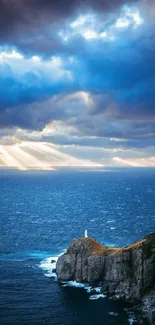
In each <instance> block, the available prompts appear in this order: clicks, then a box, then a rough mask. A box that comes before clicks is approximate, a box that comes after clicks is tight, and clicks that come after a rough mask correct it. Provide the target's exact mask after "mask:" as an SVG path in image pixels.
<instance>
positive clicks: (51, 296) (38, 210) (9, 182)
mask: <svg viewBox="0 0 155 325" xmlns="http://www.w3.org/2000/svg"><path fill="white" fill-rule="evenodd" d="M86 228H87V229H88V233H89V235H90V236H92V237H94V238H95V239H96V240H98V241H100V242H101V243H103V244H109V245H115V246H119V245H121V246H123V245H125V246H126V245H128V244H131V243H132V242H133V241H136V240H138V239H140V238H141V237H143V236H145V235H147V234H148V233H150V232H154V231H155V170H154V169H150V170H147V169H141V170H132V171H127V170H124V171H122V170H115V171H114V172H80V171H79V172H78V171H76V172H73V171H72V172H69V171H68V172H67V171H57V172H40V173H39V172H35V173H34V172H29V173H28V172H5V171H1V172H0V324H1V325H15V324H16V325H35V324H36V325H104V324H105V325H110V324H111V325H121V324H122V325H127V324H129V322H128V317H127V315H126V313H125V311H124V307H125V304H124V303H123V302H119V301H112V300H108V299H105V298H104V299H103V298H100V299H98V300H90V299H89V298H90V294H89V293H87V292H86V290H84V289H82V288H74V287H62V286H60V285H59V284H58V282H57V281H56V279H55V278H53V277H51V276H52V268H51V258H52V257H56V256H58V255H59V254H61V253H62V252H63V251H64V250H65V249H66V248H67V247H68V245H69V244H70V242H71V240H72V239H74V238H77V237H81V236H82V235H83V234H84V230H85V229H86ZM111 312H114V313H116V315H117V316H116V315H115V316H114V315H110V314H109V313H111Z"/></svg>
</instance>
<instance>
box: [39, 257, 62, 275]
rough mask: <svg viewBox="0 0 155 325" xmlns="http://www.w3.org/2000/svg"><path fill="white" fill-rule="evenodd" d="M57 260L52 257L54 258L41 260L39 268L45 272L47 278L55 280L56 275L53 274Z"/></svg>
mask: <svg viewBox="0 0 155 325" xmlns="http://www.w3.org/2000/svg"><path fill="white" fill-rule="evenodd" d="M57 260H58V257H57V256H56V257H55V256H54V257H48V258H45V259H44V260H42V261H41V262H40V265H39V267H40V268H41V269H42V270H43V271H45V273H44V275H45V276H46V277H48V278H56V273H55V269H56V262H57Z"/></svg>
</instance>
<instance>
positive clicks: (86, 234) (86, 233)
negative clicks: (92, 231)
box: [84, 229, 88, 238]
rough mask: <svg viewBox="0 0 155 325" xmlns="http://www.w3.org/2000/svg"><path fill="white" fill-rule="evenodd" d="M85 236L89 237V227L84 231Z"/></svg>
mask: <svg viewBox="0 0 155 325" xmlns="http://www.w3.org/2000/svg"><path fill="white" fill-rule="evenodd" d="M84 236H85V238H87V237H88V231H87V229H86V230H85V232H84Z"/></svg>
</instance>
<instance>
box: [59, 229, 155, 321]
mask: <svg viewBox="0 0 155 325" xmlns="http://www.w3.org/2000/svg"><path fill="white" fill-rule="evenodd" d="M56 273H57V277H58V280H59V281H60V282H63V281H70V280H76V281H77V282H87V283H98V282H101V284H102V288H103V289H102V290H103V292H105V293H106V294H109V295H115V296H118V297H119V298H123V299H126V300H130V301H138V300H140V299H143V300H144V305H145V307H146V305H147V304H148V301H147V298H146V299H145V297H147V295H148V294H150V293H151V292H154V287H155V234H151V235H149V236H147V237H145V238H144V239H143V240H141V241H139V242H136V243H134V244H133V245H131V246H128V247H124V248H111V247H107V246H103V245H101V244H99V243H97V242H96V241H95V240H94V239H92V238H79V239H76V240H74V241H73V242H72V243H71V245H70V247H69V248H68V250H67V252H66V253H65V254H64V255H62V256H61V257H59V259H58V262H57V266H56ZM151 296H152V295H151ZM151 301H152V300H151ZM146 308H147V307H146ZM154 314H155V313H153V315H154ZM150 317H151V318H152V316H150ZM153 317H154V316H153ZM152 324H154V323H152Z"/></svg>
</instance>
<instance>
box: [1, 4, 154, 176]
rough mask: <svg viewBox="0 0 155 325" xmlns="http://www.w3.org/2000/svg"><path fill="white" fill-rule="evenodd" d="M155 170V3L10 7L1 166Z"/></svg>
mask: <svg viewBox="0 0 155 325" xmlns="http://www.w3.org/2000/svg"><path fill="white" fill-rule="evenodd" d="M57 166H65V167H66V166H69V167H73V166H79V167H81V166H89V167H91V166H92V167H101V166H103V167H105V166H106V167H107V166H114V167H116V166H123V167H127V166H130V167H134V166H138V167H139V166H150V167H151V166H155V2H154V0H150V1H149V0H139V1H138V0H137V1H136V0H135V1H134V0H133V1H130V0H129V1H126V0H108V1H107V0H102V1H101V0H87V1H79V0H78V1H77V0H66V1H64V0H57V1H53V0H44V1H43V0H0V167H11V168H12V167H13V168H17V169H21V170H27V169H55V168H56V167H57Z"/></svg>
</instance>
